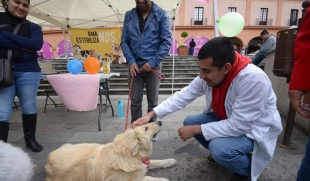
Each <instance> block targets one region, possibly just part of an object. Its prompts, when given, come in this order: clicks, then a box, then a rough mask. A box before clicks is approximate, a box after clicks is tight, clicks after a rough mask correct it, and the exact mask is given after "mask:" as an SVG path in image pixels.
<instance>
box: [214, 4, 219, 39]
mask: <svg viewBox="0 0 310 181" xmlns="http://www.w3.org/2000/svg"><path fill="white" fill-rule="evenodd" d="M213 13H214V37H218V36H219V27H218V24H217V20H218V19H219V18H218V16H219V12H218V4H217V0H213Z"/></svg>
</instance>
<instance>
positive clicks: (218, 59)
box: [197, 37, 236, 69]
mask: <svg viewBox="0 0 310 181" xmlns="http://www.w3.org/2000/svg"><path fill="white" fill-rule="evenodd" d="M209 57H212V59H213V62H212V66H214V67H217V68H218V69H221V68H223V66H224V65H225V64H226V63H230V64H231V65H233V63H234V62H235V59H236V54H235V50H234V46H233V44H232V43H231V41H229V40H228V38H226V37H216V38H213V39H211V40H209V41H208V42H207V43H206V44H204V45H203V46H202V47H201V49H200V50H199V52H198V56H197V58H198V60H202V59H206V58H209Z"/></svg>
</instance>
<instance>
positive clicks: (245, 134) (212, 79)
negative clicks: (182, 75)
mask: <svg viewBox="0 0 310 181" xmlns="http://www.w3.org/2000/svg"><path fill="white" fill-rule="evenodd" d="M198 59H199V62H198V65H199V68H200V74H199V76H197V77H196V78H195V79H194V80H193V81H192V82H191V83H190V84H189V85H188V86H187V87H185V88H183V89H182V90H181V91H179V92H176V93H175V94H174V95H173V96H171V97H169V98H168V99H167V100H165V101H164V102H162V103H161V104H160V105H158V106H157V107H155V108H154V110H153V111H151V112H149V113H147V114H146V115H144V116H143V117H141V118H139V119H137V120H136V121H135V122H133V123H132V127H133V128H135V127H136V126H138V125H143V124H146V123H148V122H149V120H150V119H151V118H152V117H155V116H158V117H159V118H163V117H164V116H166V115H168V114H170V113H173V112H175V111H178V110H180V109H182V108H184V107H185V106H186V105H188V104H189V103H191V102H192V101H194V100H195V99H196V98H198V97H200V96H203V95H205V96H206V108H205V111H204V112H203V113H201V114H196V115H190V116H188V117H187V118H186V119H185V120H184V126H183V127H181V128H180V129H179V130H178V132H179V136H180V138H181V139H182V140H183V141H186V140H187V139H189V138H192V137H194V138H195V139H196V140H197V141H198V142H199V143H200V144H201V145H202V146H204V147H205V148H206V149H208V150H209V151H210V154H211V156H210V157H209V158H208V161H211V162H212V161H213V162H214V163H218V164H220V165H222V166H224V167H225V168H227V169H229V170H231V171H232V172H234V174H233V176H232V179H231V180H253V181H255V180H257V178H258V177H259V175H260V174H261V173H262V171H263V170H264V168H265V167H266V166H267V165H268V164H269V163H270V162H271V160H272V157H273V154H274V150H275V147H276V143H277V137H278V135H279V134H280V133H281V131H282V124H281V118H280V115H279V112H278V110H277V106H276V95H275V93H274V91H273V89H272V85H271V82H270V80H269V78H268V77H267V75H266V74H265V73H264V72H263V71H262V70H261V69H260V68H258V67H257V66H255V65H253V64H251V60H250V58H248V57H246V56H243V55H241V54H239V53H237V52H235V51H234V47H233V44H232V43H231V42H230V41H229V40H228V39H227V38H224V37H217V38H214V39H212V40H210V41H208V42H207V43H206V44H205V45H204V46H203V47H202V48H201V49H200V51H199V53H198Z"/></svg>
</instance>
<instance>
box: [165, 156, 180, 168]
mask: <svg viewBox="0 0 310 181" xmlns="http://www.w3.org/2000/svg"><path fill="white" fill-rule="evenodd" d="M165 162H166V164H165V166H166V167H172V166H174V165H175V164H176V163H177V161H176V160H175V159H173V158H169V159H165Z"/></svg>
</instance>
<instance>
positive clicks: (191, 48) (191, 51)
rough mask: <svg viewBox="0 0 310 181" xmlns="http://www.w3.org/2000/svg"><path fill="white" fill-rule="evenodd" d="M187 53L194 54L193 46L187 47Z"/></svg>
mask: <svg viewBox="0 0 310 181" xmlns="http://www.w3.org/2000/svg"><path fill="white" fill-rule="evenodd" d="M188 55H192V56H193V55H194V47H190V48H189V51H188Z"/></svg>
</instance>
